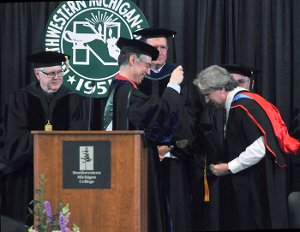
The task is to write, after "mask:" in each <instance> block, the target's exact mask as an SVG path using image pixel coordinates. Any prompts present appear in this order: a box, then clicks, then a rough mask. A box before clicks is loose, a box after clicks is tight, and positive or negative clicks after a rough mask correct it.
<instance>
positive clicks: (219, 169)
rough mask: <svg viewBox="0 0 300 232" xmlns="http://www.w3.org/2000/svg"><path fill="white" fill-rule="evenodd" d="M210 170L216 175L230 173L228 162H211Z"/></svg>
mask: <svg viewBox="0 0 300 232" xmlns="http://www.w3.org/2000/svg"><path fill="white" fill-rule="evenodd" d="M210 170H211V172H212V173H213V174H214V175H216V176H225V175H227V174H229V170H228V164H227V163H219V164H210Z"/></svg>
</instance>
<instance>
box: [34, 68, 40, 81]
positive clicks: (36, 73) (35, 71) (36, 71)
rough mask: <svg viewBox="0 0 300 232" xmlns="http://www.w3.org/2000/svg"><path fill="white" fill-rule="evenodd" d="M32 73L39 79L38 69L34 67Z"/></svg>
mask: <svg viewBox="0 0 300 232" xmlns="http://www.w3.org/2000/svg"><path fill="white" fill-rule="evenodd" d="M34 75H35V77H36V78H37V79H38V80H40V75H41V73H40V70H38V69H34Z"/></svg>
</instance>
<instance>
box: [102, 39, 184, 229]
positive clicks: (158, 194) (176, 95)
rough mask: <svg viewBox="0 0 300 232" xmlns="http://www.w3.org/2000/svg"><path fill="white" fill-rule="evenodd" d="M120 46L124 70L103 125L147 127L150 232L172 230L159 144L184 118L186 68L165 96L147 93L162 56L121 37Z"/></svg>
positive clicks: (112, 91) (170, 136)
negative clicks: (143, 85) (144, 84)
mask: <svg viewBox="0 0 300 232" xmlns="http://www.w3.org/2000/svg"><path fill="white" fill-rule="evenodd" d="M117 46H118V47H119V49H120V55H119V57H118V64H119V67H120V70H119V73H118V74H117V75H116V76H115V78H114V79H113V81H112V83H111V86H110V89H109V95H108V99H107V103H106V106H105V110H104V123H103V125H104V128H105V129H106V130H144V132H145V136H146V139H147V144H148V156H147V157H148V231H149V232H150V231H151V232H152V231H155V232H165V231H169V221H167V220H166V210H167V205H166V200H165V194H164V191H163V188H162V185H161V179H162V174H161V173H160V167H159V166H160V160H159V156H158V151H157V145H159V142H160V141H162V140H167V141H172V140H173V137H174V134H173V133H174V131H175V130H176V128H177V127H180V121H181V119H182V118H183V117H184V115H183V114H184V110H183V101H182V100H183V99H182V98H181V96H180V90H181V88H180V83H181V82H182V80H183V69H182V66H178V67H177V68H175V69H174V71H173V72H172V74H171V77H170V78H169V80H168V84H167V86H166V88H165V90H164V92H163V93H162V96H161V97H158V96H157V95H145V94H144V93H142V92H141V91H140V90H139V86H140V84H141V83H142V82H143V81H144V77H145V76H146V75H149V73H150V67H151V63H152V61H154V60H156V59H157V57H158V51H157V49H156V48H154V47H152V46H151V45H149V44H146V43H144V42H142V41H140V40H136V39H126V38H119V39H118V41H117Z"/></svg>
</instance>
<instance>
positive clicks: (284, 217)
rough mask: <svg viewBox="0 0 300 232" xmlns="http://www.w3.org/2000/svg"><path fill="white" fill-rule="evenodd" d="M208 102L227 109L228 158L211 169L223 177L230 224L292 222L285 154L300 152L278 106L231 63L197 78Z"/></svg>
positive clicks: (280, 225) (225, 223)
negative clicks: (240, 78)
mask: <svg viewBox="0 0 300 232" xmlns="http://www.w3.org/2000/svg"><path fill="white" fill-rule="evenodd" d="M194 84H195V85H197V86H198V87H199V89H200V91H201V93H202V94H203V95H204V96H205V98H206V100H207V102H210V103H212V104H213V105H215V106H216V107H217V108H224V109H225V110H226V119H225V129H224V130H225V147H226V154H225V156H224V161H223V162H222V163H218V164H211V165H210V169H211V171H212V173H213V174H215V175H216V176H221V179H220V181H222V182H223V183H226V184H227V186H226V191H223V190H224V188H223V189H221V190H222V191H221V227H220V229H225V230H253V229H286V228H288V212H287V193H286V170H285V167H286V160H285V158H286V157H285V154H292V155H296V154H298V153H299V147H300V143H299V141H298V140H296V139H295V138H293V137H291V136H289V134H288V131H287V128H286V126H285V124H284V122H283V121H282V119H281V116H280V113H279V111H278V110H277V109H276V107H275V106H273V105H272V104H271V103H269V102H268V101H266V100H265V99H264V98H262V97H261V96H259V95H258V94H255V93H252V92H250V91H249V90H247V89H245V88H242V87H239V86H238V83H237V82H236V81H235V80H234V79H233V78H232V76H231V75H230V74H229V73H228V71H226V69H224V68H222V67H220V66H217V65H212V66H210V67H208V68H206V69H204V70H203V71H202V72H200V74H198V76H197V78H196V79H195V80H194Z"/></svg>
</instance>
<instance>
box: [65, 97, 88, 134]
mask: <svg viewBox="0 0 300 232" xmlns="http://www.w3.org/2000/svg"><path fill="white" fill-rule="evenodd" d="M89 101H90V99H89V98H86V97H83V96H80V95H78V94H75V93H73V94H71V95H70V104H69V112H70V120H69V124H70V125H69V130H87V129H88V124H89V107H90V104H89ZM91 107H92V106H91ZM91 117H92V115H91Z"/></svg>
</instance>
